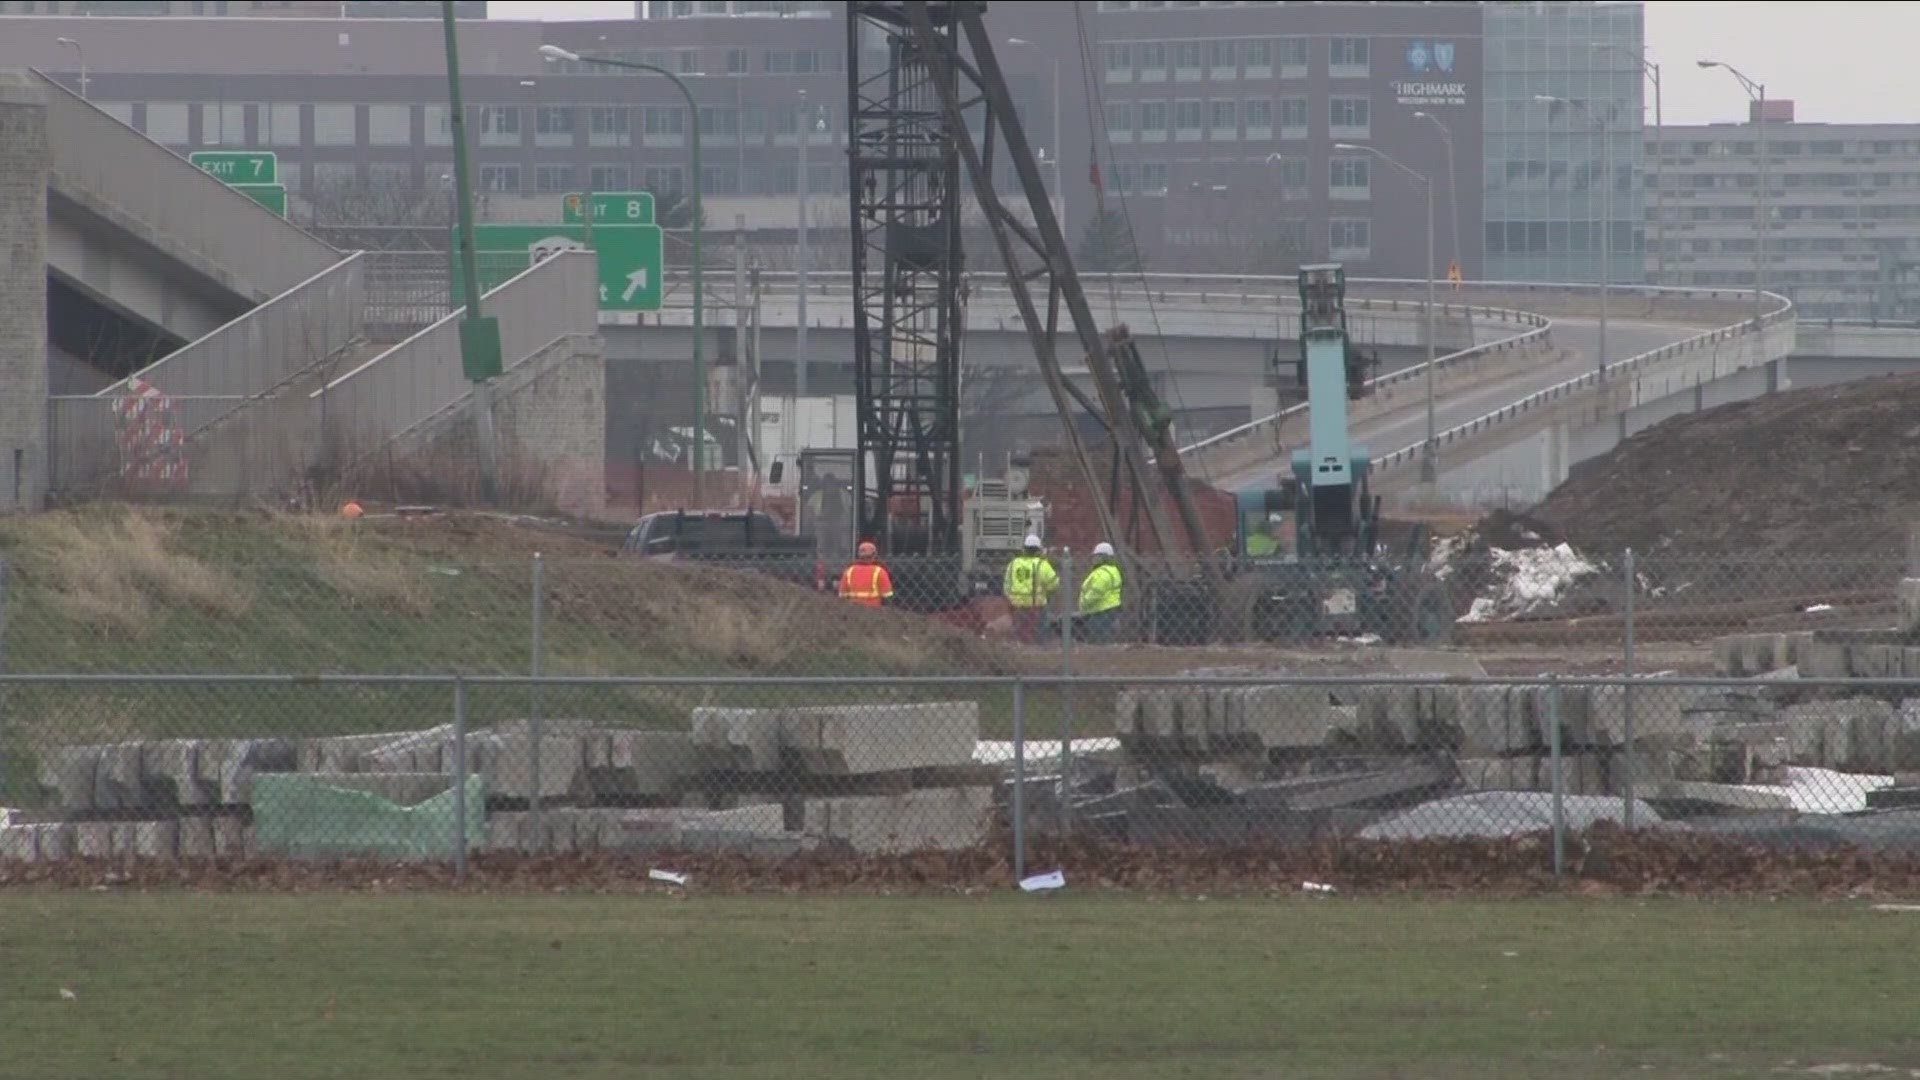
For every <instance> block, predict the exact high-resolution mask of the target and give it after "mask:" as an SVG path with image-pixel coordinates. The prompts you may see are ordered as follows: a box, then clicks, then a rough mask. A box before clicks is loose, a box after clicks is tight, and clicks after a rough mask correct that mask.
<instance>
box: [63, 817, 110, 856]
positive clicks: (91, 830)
mask: <svg viewBox="0 0 1920 1080" xmlns="http://www.w3.org/2000/svg"><path fill="white" fill-rule="evenodd" d="M73 853H74V854H75V855H78V856H79V857H81V858H83V859H105V858H108V857H110V856H112V854H113V822H111V821H81V822H77V823H75V824H74V827H73Z"/></svg>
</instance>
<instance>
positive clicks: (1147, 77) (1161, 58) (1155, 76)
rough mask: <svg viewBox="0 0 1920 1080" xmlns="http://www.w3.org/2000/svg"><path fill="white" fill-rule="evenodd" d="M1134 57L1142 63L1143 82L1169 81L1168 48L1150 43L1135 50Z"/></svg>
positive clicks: (1141, 79)
mask: <svg viewBox="0 0 1920 1080" xmlns="http://www.w3.org/2000/svg"><path fill="white" fill-rule="evenodd" d="M1134 55H1135V56H1136V57H1137V58H1138V59H1139V61H1140V81H1141V82H1166V81H1167V47H1166V46H1165V45H1161V44H1158V43H1155V42H1149V43H1146V44H1143V45H1141V46H1139V47H1138V48H1137V49H1135V50H1134Z"/></svg>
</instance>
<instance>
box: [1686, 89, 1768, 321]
mask: <svg viewBox="0 0 1920 1080" xmlns="http://www.w3.org/2000/svg"><path fill="white" fill-rule="evenodd" d="M1695 62H1696V63H1698V64H1699V65H1700V66H1701V67H1703V68H1716V67H1717V68H1721V69H1724V70H1725V71H1726V73H1727V74H1729V75H1732V76H1733V77H1734V78H1735V79H1736V80H1738V81H1739V83H1740V88H1741V89H1743V90H1745V91H1746V92H1747V96H1748V97H1749V98H1751V99H1753V101H1754V112H1753V136H1754V140H1755V146H1754V149H1755V150H1756V151H1757V152H1758V153H1759V156H1760V160H1759V169H1758V170H1757V171H1758V172H1759V174H1760V190H1759V191H1758V192H1756V193H1755V195H1754V221H1753V236H1754V239H1753V325H1754V327H1755V329H1758V328H1759V326H1760V318H1761V311H1762V309H1763V308H1764V306H1765V304H1764V301H1763V300H1762V297H1764V296H1765V295H1766V290H1767V224H1768V223H1767V84H1765V83H1761V82H1755V81H1754V80H1752V79H1749V78H1747V76H1746V75H1745V74H1743V73H1742V72H1741V71H1740V69H1739V68H1736V67H1734V66H1733V65H1732V64H1723V63H1721V62H1720V61H1718V60H1699V61H1695Z"/></svg>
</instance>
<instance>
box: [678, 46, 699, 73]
mask: <svg viewBox="0 0 1920 1080" xmlns="http://www.w3.org/2000/svg"><path fill="white" fill-rule="evenodd" d="M673 59H674V62H675V63H676V64H677V65H678V66H679V68H680V74H682V75H692V74H693V73H694V72H696V71H699V70H700V50H699V49H675V50H673Z"/></svg>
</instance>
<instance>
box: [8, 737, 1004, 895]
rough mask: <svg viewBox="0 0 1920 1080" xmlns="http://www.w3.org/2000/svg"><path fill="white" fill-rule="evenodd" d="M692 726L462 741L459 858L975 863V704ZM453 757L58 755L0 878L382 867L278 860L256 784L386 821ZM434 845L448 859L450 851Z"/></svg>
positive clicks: (409, 752) (318, 849)
mask: <svg viewBox="0 0 1920 1080" xmlns="http://www.w3.org/2000/svg"><path fill="white" fill-rule="evenodd" d="M690 720H691V723H690V726H689V729H688V730H686V731H653V730H636V729H627V728H616V727H609V726H606V725H601V724H597V723H594V722H589V721H582V720H546V721H543V722H542V723H541V725H540V727H539V737H538V744H537V746H536V745H535V737H534V730H535V729H534V725H533V724H532V723H531V722H529V721H515V722H511V723H506V724H501V725H497V726H494V727H490V728H484V729H478V730H475V731H473V732H470V733H469V735H468V737H467V739H466V748H465V749H466V754H467V765H468V769H469V775H470V776H472V777H474V778H475V780H474V783H476V784H477V789H478V791H479V792H481V793H483V794H482V796H481V799H480V802H481V803H482V804H483V805H482V806H480V807H476V808H475V810H476V812H478V813H479V814H480V818H479V825H478V827H477V828H476V829H474V830H473V832H472V834H470V843H471V844H472V846H474V847H475V848H476V849H479V850H495V851H504V852H522V853H547V854H570V853H576V852H597V851H645V850H657V849H665V848H671V849H675V850H714V851H740V852H746V853H751V854H787V853H792V852H798V851H806V850H814V849H832V848H841V849H845V850H851V851H853V852H857V853H864V854H898V853H903V852H909V851H917V850H957V849H964V848H971V847H974V846H976V845H978V844H979V843H981V842H982V841H983V840H984V839H985V837H986V834H987V829H988V828H989V826H990V824H991V822H992V820H993V804H994V788H995V785H996V783H998V782H999V780H1000V777H1001V769H999V768H998V767H996V766H988V765H978V764H975V761H974V753H975V747H976V745H977V744H978V742H979V734H980V713H979V706H978V704H977V703H974V702H950V703H928V704H885V705H847V706H817V707H808V708H789V709H722V708H701V709H695V710H693V713H692V716H691V717H690ZM536 751H537V752H536ZM456 752H457V751H456V747H455V741H454V732H453V728H452V725H441V726H439V727H435V728H430V729H427V730H424V731H412V732H390V733H382V734H370V735H348V736H337V737H331V738H315V739H236V740H228V739H162V740H149V741H141V742H123V743H115V744H108V745H87V746H70V747H63V748H58V749H55V750H52V751H49V752H48V753H47V754H45V755H44V756H43V758H42V763H41V784H42V786H43V787H44V788H45V789H46V790H47V791H48V792H49V793H50V795H51V804H52V805H51V807H50V808H49V809H47V810H45V811H36V812H35V813H34V814H32V815H27V814H24V813H16V815H15V817H14V818H13V820H12V821H11V822H10V823H8V824H5V825H0V860H27V861H32V860H52V859H60V858H66V857H69V856H82V857H110V856H111V857H118V856H139V857H145V858H161V859H165V858H204V857H215V856H218V857H239V856H250V855H255V854H324V855H354V854H366V853H370V852H377V851H381V850H386V849H385V848H383V847H381V846H380V845H381V843H382V842H384V841H385V840H387V839H388V838H386V837H381V836H366V837H363V838H362V840H364V841H365V847H364V848H362V849H360V850H356V849H355V843H356V842H355V841H354V840H353V839H352V838H342V834H341V833H340V831H339V823H338V822H329V821H323V820H312V821H298V820H296V821H293V822H282V823H280V825H279V826H278V827H276V828H275V829H273V830H271V837H279V838H282V839H283V841H284V843H283V844H282V845H281V846H279V847H276V845H275V841H274V840H273V839H272V838H271V837H268V836H267V835H266V834H265V833H263V831H262V830H261V829H259V828H257V824H258V823H257V821H256V816H257V813H258V809H259V808H258V806H257V805H256V802H257V800H256V795H257V794H259V793H258V792H257V791H256V789H257V788H259V787H260V786H261V780H260V778H262V777H272V778H274V780H275V781H276V783H281V782H282V778H286V777H297V778H300V780H301V781H303V783H301V785H300V786H301V788H302V789H303V790H316V789H318V790H325V791H327V792H333V793H339V792H352V793H357V795H358V796H371V797H373V798H374V799H376V800H378V805H379V806H381V807H384V808H387V809H389V810H391V811H392V812H393V813H396V814H399V813H404V810H405V809H407V808H419V807H421V806H423V805H426V804H428V803H429V802H430V801H431V800H435V799H439V798H442V797H444V796H446V794H447V793H448V792H449V791H450V790H451V789H452V787H453V781H454V775H455V771H456V764H455V757H456ZM282 786H284V784H283V785H282ZM536 797H537V798H538V800H539V801H540V803H541V804H542V805H541V809H540V810H538V811H537V812H536V811H534V810H533V809H531V806H532V804H533V802H534V801H535V798H536ZM29 818H31V820H29ZM381 820H386V821H395V820H403V819H401V818H395V817H389V818H386V819H381ZM447 831H451V829H450V827H449V829H448V830H447ZM289 838H291V839H289ZM440 843H442V844H443V845H444V846H445V848H446V851H447V852H448V853H450V852H451V851H452V850H453V844H454V843H455V841H454V839H453V837H452V836H446V837H442V838H440Z"/></svg>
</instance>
